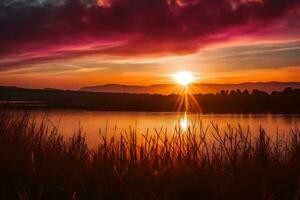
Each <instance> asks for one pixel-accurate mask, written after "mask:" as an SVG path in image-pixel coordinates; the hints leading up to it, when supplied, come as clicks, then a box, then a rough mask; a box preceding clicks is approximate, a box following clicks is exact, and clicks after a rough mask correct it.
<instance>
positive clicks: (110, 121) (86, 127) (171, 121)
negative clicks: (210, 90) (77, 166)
mask: <svg viewBox="0 0 300 200" xmlns="http://www.w3.org/2000/svg"><path fill="white" fill-rule="evenodd" d="M45 114H46V115H47V119H48V120H49V122H50V124H53V125H54V126H56V127H58V128H59V130H60V132H61V133H62V134H64V135H65V136H67V137H68V136H71V135H72V134H73V133H74V132H76V131H77V132H78V128H79V127H81V128H82V129H83V132H84V133H85V135H86V138H87V142H88V144H89V145H90V146H94V145H96V144H97V143H98V141H99V138H100V136H99V129H101V131H102V133H104V132H107V135H108V136H109V135H118V134H120V133H125V132H126V131H127V132H128V131H129V130H130V129H134V130H136V131H137V133H138V134H139V135H141V134H144V133H146V132H147V131H149V134H151V133H155V129H157V130H159V129H161V128H163V130H164V131H167V133H168V134H172V133H173V132H174V129H175V127H177V128H178V127H181V129H186V128H187V127H189V126H192V124H194V125H195V127H196V128H197V127H199V122H200V121H202V123H203V125H204V126H207V125H210V124H211V123H215V124H216V123H217V124H218V125H219V127H220V130H223V131H224V130H225V129H226V128H227V125H228V124H230V125H232V126H235V127H236V126H238V125H241V127H242V128H243V129H245V130H246V129H247V127H248V126H249V128H250V131H251V132H252V133H257V132H258V130H259V127H260V126H262V127H263V128H264V129H265V130H266V132H267V133H269V134H274V133H276V132H279V133H288V132H289V131H290V130H291V129H295V128H297V127H298V126H299V125H300V115H273V114H188V113H187V114H185V113H157V112H155V113H153V112H101V111H80V110H53V111H37V112H36V113H35V116H36V117H37V118H38V120H41V119H42V118H43V116H45ZM209 129H212V127H210V128H209Z"/></svg>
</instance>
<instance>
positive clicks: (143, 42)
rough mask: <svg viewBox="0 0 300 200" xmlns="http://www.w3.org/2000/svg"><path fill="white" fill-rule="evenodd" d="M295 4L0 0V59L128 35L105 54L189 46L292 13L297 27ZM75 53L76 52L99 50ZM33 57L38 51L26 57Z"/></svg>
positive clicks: (284, 0)
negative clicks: (124, 40)
mask: <svg viewBox="0 0 300 200" xmlns="http://www.w3.org/2000/svg"><path fill="white" fill-rule="evenodd" d="M299 5H300V1H299V0H209V1H208V0H181V1H180V0H177V1H175V0H102V1H98V2H96V1H93V0H2V1H0V58H1V57H2V58H7V57H8V56H9V57H10V58H11V57H12V56H14V55H15V56H17V55H24V56H26V53H28V52H35V53H37V52H40V53H41V52H42V53H43V55H44V54H47V52H53V51H55V50H57V49H60V48H63V47H65V46H72V47H77V46H80V45H82V44H83V43H85V44H94V43H99V41H114V40H119V39H128V38H129V39H128V40H129V41H130V42H127V43H125V44H124V45H122V46H119V47H118V48H112V49H109V51H105V53H111V54H118V55H120V54H121V55H130V54H134V55H136V54H147V53H158V54H159V53H161V52H170V53H182V52H183V53H184V52H190V51H194V50H196V49H198V48H200V47H202V46H205V45H207V44H210V43H212V42H218V41H220V40H224V39H228V38H234V37H236V36H239V35H244V34H259V31H260V30H263V29H265V28H266V27H268V28H269V29H270V26H272V24H276V23H285V22H286V24H289V23H291V22H290V21H291V20H292V23H293V24H294V25H295V27H299V20H300V19H299V20H296V19H295V18H299ZM287 20H289V21H287ZM296 31H297V30H296ZM272 34H274V35H276V34H277V33H272ZM278 34H280V35H284V34H285V33H278ZM286 34H288V33H286ZM132 38H134V39H132ZM70 48H71V47H70ZM79 52H80V53H78V52H77V51H76V53H75V55H76V56H80V55H81V53H82V55H86V54H89V53H93V54H94V53H102V52H103V50H102V49H101V50H99V52H98V51H97V50H95V49H94V50H93V51H90V50H88V51H84V50H83V51H79ZM60 56H62V57H66V58H68V56H70V57H74V53H73V52H72V53H70V52H67V53H66V54H65V55H62V54H59V58H60ZM45 58H46V59H47V58H49V56H47V55H46V56H45ZM50 58H51V59H52V58H53V59H55V56H53V57H52V55H51V56H50ZM31 59H32V60H33V61H34V62H38V61H39V59H42V58H41V57H39V58H37V59H35V58H26V60H29V61H30V60H31ZM5 66H6V67H7V66H10V65H5Z"/></svg>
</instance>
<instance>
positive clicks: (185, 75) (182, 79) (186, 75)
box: [174, 71, 194, 86]
mask: <svg viewBox="0 0 300 200" xmlns="http://www.w3.org/2000/svg"><path fill="white" fill-rule="evenodd" d="M174 79H175V81H176V82H177V83H178V84H180V85H183V86H187V85H188V84H190V83H191V82H193V81H194V77H193V74H192V72H189V71H181V72H177V73H176V74H175V75H174Z"/></svg>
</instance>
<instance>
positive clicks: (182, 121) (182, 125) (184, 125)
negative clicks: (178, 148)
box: [180, 112, 188, 131]
mask: <svg viewBox="0 0 300 200" xmlns="http://www.w3.org/2000/svg"><path fill="white" fill-rule="evenodd" d="M187 126H188V120H187V116H186V112H184V115H183V117H182V118H181V119H180V128H181V129H182V130H184V131H185V130H186V129H187Z"/></svg>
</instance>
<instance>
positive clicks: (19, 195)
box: [0, 112, 300, 199]
mask: <svg viewBox="0 0 300 200" xmlns="http://www.w3.org/2000/svg"><path fill="white" fill-rule="evenodd" d="M209 126H210V127H211V128H210V129H209V128H208V127H209ZM99 134H100V140H99V145H98V146H97V148H95V149H90V148H88V146H87V143H86V141H85V136H84V134H83V132H82V130H81V129H80V128H79V130H78V131H77V133H74V135H73V137H71V138H64V137H63V136H62V135H61V134H60V133H59V130H58V128H56V127H53V126H52V125H51V124H49V123H48V122H47V118H45V120H43V121H42V123H37V122H36V121H35V119H34V117H32V115H31V114H29V113H25V114H24V115H15V114H12V113H6V112H1V113H0V178H1V181H0V199H298V198H300V194H299V192H300V131H299V130H297V129H295V130H291V131H290V133H289V134H286V135H280V134H279V133H272V135H268V134H266V133H265V131H264V129H262V128H261V129H260V130H259V133H256V134H251V133H250V131H249V130H246V131H245V130H243V129H242V128H241V127H240V126H238V127H232V126H230V125H228V128H227V129H226V130H225V131H223V132H221V131H220V129H219V127H218V125H217V124H210V125H203V124H202V123H201V122H199V126H197V128H196V126H195V125H192V126H190V127H189V128H188V129H187V130H185V131H183V130H181V129H175V130H174V133H173V134H172V135H171V136H170V135H169V134H167V133H166V131H164V130H163V129H160V130H155V132H154V133H149V132H147V133H145V134H142V133H136V131H135V130H133V129H131V130H130V131H129V132H127V133H124V134H120V135H118V136H110V137H108V133H107V132H105V131H104V132H100V133H99ZM139 134H141V137H137V136H138V135H139Z"/></svg>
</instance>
